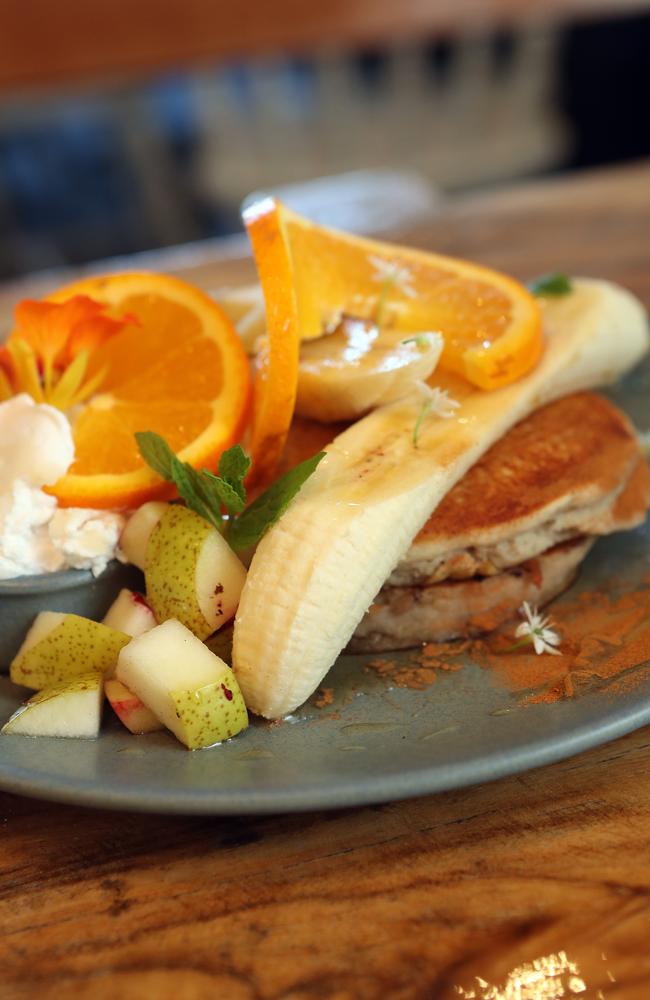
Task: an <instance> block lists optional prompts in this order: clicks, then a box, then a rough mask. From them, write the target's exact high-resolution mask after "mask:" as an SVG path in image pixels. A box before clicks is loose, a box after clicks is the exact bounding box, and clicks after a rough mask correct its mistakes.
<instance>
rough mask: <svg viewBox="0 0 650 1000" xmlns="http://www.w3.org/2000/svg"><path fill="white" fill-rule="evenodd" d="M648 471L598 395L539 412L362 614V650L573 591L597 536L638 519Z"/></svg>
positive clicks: (473, 631)
mask: <svg viewBox="0 0 650 1000" xmlns="http://www.w3.org/2000/svg"><path fill="white" fill-rule="evenodd" d="M649 505H650V471H649V470H648V465H647V463H646V461H645V458H644V456H643V454H642V452H641V448H640V445H639V442H638V439H637V436H636V434H635V432H634V429H633V428H632V426H631V425H630V423H629V421H628V420H627V418H626V417H625V416H624V414H623V413H621V412H620V410H618V409H617V408H616V407H615V406H613V404H612V403H610V402H609V401H608V400H606V399H605V398H604V397H602V396H598V395H596V394H594V393H579V394H576V395H574V396H568V397H566V398H564V399H561V400H558V401H556V402H554V403H551V404H550V405H548V406H546V407H544V408H543V409H541V410H538V411H536V412H535V413H534V414H532V416H530V417H529V418H528V419H527V420H524V421H522V422H521V423H520V424H517V425H516V426H515V427H514V428H513V429H512V430H511V431H510V432H509V433H508V434H506V435H505V436H504V437H503V438H502V439H501V440H500V441H498V442H497V444H495V445H494V446H493V447H492V448H491V449H490V450H489V451H488V452H487V453H486V454H485V455H484V456H483V458H482V459H481V460H480V461H479V462H477V463H476V465H475V466H473V467H472V469H470V471H469V472H468V473H467V474H466V475H465V476H464V477H463V479H462V480H461V481H460V482H459V483H457V485H456V486H455V487H454V488H453V489H452V490H451V492H450V493H449V494H448V495H447V496H446V497H445V499H444V500H443V501H442V503H441V504H440V505H439V507H438V508H437V510H436V511H434V513H433V514H432V516H431V518H430V519H429V521H428V522H427V524H426V525H425V526H424V528H423V529H422V531H421V532H420V534H419V535H418V536H417V538H416V539H415V541H414V543H413V545H412V546H411V549H410V551H409V552H408V553H407V555H406V557H405V559H404V560H403V561H402V562H401V563H400V564H399V566H398V567H397V568H396V570H395V571H394V573H393V574H392V575H391V577H390V579H389V581H388V582H387V584H386V585H385V586H384V587H383V589H382V590H381V592H380V594H379V595H378V597H377V599H376V600H375V602H374V603H373V605H372V607H371V608H370V609H369V611H368V613H367V615H366V616H365V618H364V619H363V621H362V622H361V623H360V625H359V627H358V629H357V631H356V633H355V636H354V638H353V640H352V643H351V648H352V649H353V650H356V651H368V650H372V651H375V650H389V649H400V648H407V647H408V646H413V645H416V644H418V643H420V642H427V641H429V642H430V641H445V640H448V639H452V638H456V637H460V636H471V635H478V634H481V633H482V632H487V631H491V630H492V629H494V628H497V627H498V626H499V625H501V624H502V623H503V622H505V621H507V620H508V619H509V618H511V617H512V615H513V614H514V612H515V611H516V609H517V608H518V607H519V606H520V605H521V603H522V602H523V601H529V602H530V603H531V604H537V605H539V606H541V605H543V604H545V603H547V602H548V601H550V600H552V598H554V597H556V596H557V595H558V594H560V593H561V592H562V591H563V590H565V589H566V588H567V587H568V586H570V584H571V583H572V582H573V580H574V579H575V576H576V574H577V572H578V569H579V567H580V563H581V562H582V560H583V559H584V557H585V556H586V555H587V553H588V552H589V549H590V548H591V547H592V545H593V543H594V541H595V540H596V537H597V536H599V535H606V534H610V533H612V532H614V531H621V530H625V529H629V528H633V527H636V525H638V524H640V523H641V522H642V521H643V520H644V518H645V513H646V510H647V508H648V506H649Z"/></svg>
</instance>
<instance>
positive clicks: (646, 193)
mask: <svg viewBox="0 0 650 1000" xmlns="http://www.w3.org/2000/svg"><path fill="white" fill-rule="evenodd" d="M649 232H650V168H649V167H641V166H637V167H634V168H629V169H627V170H621V171H615V172H609V173H603V174H600V175H593V176H590V177H586V178H574V179H571V180H569V181H563V180H558V181H551V182H548V183H546V184H541V185H534V186H528V187H525V188H523V189H520V190H513V191H511V192H504V193H498V194H494V195H491V196H487V197H481V198H480V199H479V198H474V199H471V200H470V199H468V200H465V201H461V202H458V203H457V204H453V205H451V206H450V207H449V209H448V210H447V211H446V212H445V213H443V215H442V216H441V217H440V219H439V220H437V221H436V222H434V223H432V224H430V225H428V226H427V227H426V228H423V229H421V230H420V231H419V232H417V233H413V234H411V235H412V238H413V240H414V241H415V242H418V243H419V244H421V245H429V246H435V247H436V248H437V249H441V250H447V251H449V250H452V251H454V252H456V253H466V254H468V255H473V256H476V257H478V258H480V259H482V260H484V261H487V262H490V263H494V264H498V265H500V266H505V267H508V268H510V269H511V270H513V271H515V272H516V273H519V274H522V275H525V274H530V273H536V272H538V271H541V270H553V269H566V270H569V271H572V272H581V273H588V274H602V275H609V276H611V277H614V278H615V279H617V280H620V281H622V282H623V283H624V284H627V285H628V286H629V287H631V288H632V289H634V290H635V291H636V292H637V293H638V294H641V295H642V296H643V297H644V298H645V300H646V302H650V267H649V264H648V248H649V246H650V240H649V238H648V233H649ZM168 259H171V258H168ZM224 270H225V271H227V272H228V276H229V280H230V279H233V280H234V279H236V278H237V277H240V278H245V277H246V276H247V275H248V273H249V271H248V270H247V265H240V264H232V265H228V266H227V267H226V268H222V267H220V266H219V265H218V264H214V263H211V261H210V259H209V258H206V259H205V260H203V261H199V262H196V268H195V270H194V276H195V277H197V278H199V279H200V280H201V281H202V282H203V283H205V284H207V285H208V287H214V286H215V285H218V284H220V283H221V281H222V279H223V276H224ZM0 821H1V822H0V998H1V1000H10V998H23V997H29V998H31V997H38V998H55V997H56V998H57V1000H59V998H67V997H89V998H92V1000H95V998H97V1000H104V998H106V1000H109V998H110V1000H112V998H141V997H143V998H149V997H152V998H156V1000H168V998H169V1000H195V998H196V1000H203V998H217V1000H279V998H287V1000H317V998H318V1000H322V998H327V1000H375V998H382V1000H383V998H387V1000H428V998H436V1000H438V998H440V1000H447V998H449V1000H451V998H458V997H461V998H462V997H466V998H471V997H473V998H474V1000H487V998H490V1000H496V998H501V997H503V998H507V1000H538V998H539V1000H541V998H544V1000H549V998H559V997H565V996H566V997H569V996H581V997H584V998H589V1000H591V998H593V1000H598V998H603V1000H605V998H606V1000H646V998H648V997H650V732H649V731H648V730H641V731H639V732H637V733H634V734H632V735H630V736H628V737H626V738H624V739H621V740H618V741H616V742H615V743H612V744H609V745H606V746H603V747H600V748H598V749H596V750H593V751H590V752H589V753H586V754H583V755H581V756H580V757H576V758H574V759H572V760H569V761H565V762H562V763H560V764H556V765H554V766H552V767H548V768H544V769H540V770H536V771H532V772H528V773H527V774H524V775H521V776H519V777H515V778H509V779H505V780H502V781H499V782H496V783H494V784H490V785H484V786H480V787H477V788H473V789H469V790H463V791H459V792H452V793H447V794H444V795H438V796H433V797H429V798H424V799H418V800H414V801H411V802H404V803H394V804H390V805H384V806H378V807H374V808H365V809H358V810H348V811H345V812H334V813H329V814H309V815H304V816H289V817H271V818H269V817H266V818H262V819H234V820H233V819H220V818H214V819H206V818H201V819H197V818H188V819H185V818H179V817H158V816H138V815H130V814H125V813H108V812H101V811H90V810H82V809H75V808H72V807H67V806H58V805H57V806H54V805H49V804H46V803H39V802H32V801H28V800H26V799H20V798H18V797H15V796H9V795H0ZM535 962H536V963H537V965H534V964H533V963H535Z"/></svg>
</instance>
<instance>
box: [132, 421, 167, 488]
mask: <svg viewBox="0 0 650 1000" xmlns="http://www.w3.org/2000/svg"><path fill="white" fill-rule="evenodd" d="M135 440H136V443H137V445H138V449H139V451H140V454H141V455H142V457H143V458H144V460H145V462H146V463H147V465H149V466H151V468H152V469H153V471H154V472H157V473H158V475H159V476H160V477H161V478H162V479H166V480H167V482H168V483H171V482H173V481H174V477H173V475H172V464H173V461H174V459H175V458H176V456H175V455H174V452H173V451H172V450H171V448H170V447H169V445H168V444H167V442H166V441H165V439H164V438H162V437H161V436H160V434H155V433H154V431H136V434H135Z"/></svg>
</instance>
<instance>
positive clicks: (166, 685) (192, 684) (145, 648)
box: [116, 620, 248, 750]
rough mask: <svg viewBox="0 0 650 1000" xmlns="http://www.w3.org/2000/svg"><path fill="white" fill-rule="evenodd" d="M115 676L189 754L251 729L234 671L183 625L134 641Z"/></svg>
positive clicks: (167, 625)
mask: <svg viewBox="0 0 650 1000" xmlns="http://www.w3.org/2000/svg"><path fill="white" fill-rule="evenodd" d="M116 676H117V678H118V680H120V681H122V683H123V684H125V685H126V686H127V687H128V688H129V690H130V691H133V692H134V693H135V694H136V695H137V696H138V697H139V698H140V699H141V700H142V701H143V702H144V704H145V705H147V706H148V707H149V708H150V709H151V711H152V712H153V713H154V714H155V715H157V716H158V718H159V719H160V720H161V722H163V723H164V724H165V726H167V728H168V729H171V731H172V732H173V733H174V735H175V736H176V737H177V738H178V739H179V740H180V741H181V743H184V744H185V746H186V747H188V748H189V749H190V750H196V749H198V748H199V747H207V746H211V745H212V744H214V743H219V742H221V741H222V740H227V739H229V738H230V737H231V736H235V735H236V734H237V733H239V732H241V730H242V729H245V728H246V726H247V725H248V713H247V711H246V705H245V704H244V699H243V697H242V694H241V691H240V690H239V685H238V684H237V680H236V679H235V675H234V674H233V672H232V670H231V669H230V667H229V666H228V665H227V664H226V663H224V662H223V660H220V659H219V657H218V656H215V655H214V653H211V652H210V650H209V649H208V648H207V647H206V646H205V645H204V644H203V643H202V642H201V641H200V640H199V639H197V638H196V636H195V635H194V634H193V633H192V632H190V630H189V629H188V628H186V627H185V626H184V625H182V624H181V623H180V622H179V621H173V620H170V621H166V622H164V623H163V624H162V625H158V626H157V627H156V628H154V629H151V631H150V632H145V633H144V635H141V636H138V638H137V639H133V640H132V642H130V643H129V645H128V646H125V647H124V649H123V650H122V651H121V653H120V656H119V659H118V661H117V669H116Z"/></svg>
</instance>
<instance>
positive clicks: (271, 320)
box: [244, 199, 300, 485]
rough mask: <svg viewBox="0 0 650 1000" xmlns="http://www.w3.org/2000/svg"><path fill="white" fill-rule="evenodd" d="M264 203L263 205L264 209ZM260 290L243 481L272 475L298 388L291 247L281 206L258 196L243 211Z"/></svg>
mask: <svg viewBox="0 0 650 1000" xmlns="http://www.w3.org/2000/svg"><path fill="white" fill-rule="evenodd" d="M267 206H268V207H267ZM244 222H245V224H246V229H247V231H248V235H249V237H250V241H251V244H252V247H253V254H254V256H255V265H256V267H257V275H258V278H259V281H260V284H261V286H262V292H263V294H264V305H265V310H266V330H267V337H266V339H265V340H264V341H263V343H262V347H261V349H260V350H259V352H258V355H257V359H256V372H255V387H254V403H253V419H252V426H251V431H250V437H249V440H248V447H249V451H250V455H251V459H252V462H253V465H252V469H251V474H250V476H249V483H250V484H251V485H253V484H255V483H260V482H261V483H264V482H267V481H268V480H270V479H272V478H273V474H274V472H275V469H276V467H277V464H278V462H279V460H280V457H281V455H282V452H283V449H284V442H285V438H286V436H287V432H288V430H289V426H290V424H291V418H292V416H293V410H294V406H295V403H296V390H297V387H298V352H299V349H300V327H299V317H298V309H297V303H296V293H295V274H294V269H293V262H292V256H291V247H290V245H289V242H288V240H287V238H286V233H285V230H284V224H283V216H282V210H281V207H280V206H279V204H278V203H277V202H275V201H273V200H272V199H264V200H263V201H261V202H257V203H255V204H254V205H252V206H251V208H250V209H248V210H247V211H246V212H245V213H244Z"/></svg>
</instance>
